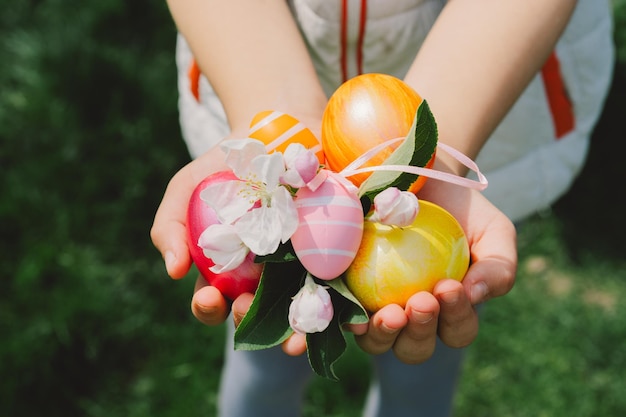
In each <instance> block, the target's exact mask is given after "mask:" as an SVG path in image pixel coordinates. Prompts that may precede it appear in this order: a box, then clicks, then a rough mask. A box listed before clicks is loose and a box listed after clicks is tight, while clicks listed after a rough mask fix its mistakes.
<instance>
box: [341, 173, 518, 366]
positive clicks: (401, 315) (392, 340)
mask: <svg viewBox="0 0 626 417" xmlns="http://www.w3.org/2000/svg"><path fill="white" fill-rule="evenodd" d="M419 197H420V198H423V199H426V200H429V201H432V202H434V203H437V204H438V205H440V206H442V207H443V208H445V209H446V210H448V211H449V212H450V213H452V214H453V215H454V216H455V217H456V218H457V220H458V221H459V222H460V223H461V225H462V226H463V229H464V230H465V233H466V235H467V238H468V241H469V244H470V252H471V259H472V265H471V267H470V269H469V270H468V272H467V274H466V276H465V278H464V280H463V282H461V283H460V282H457V281H454V280H443V281H441V282H439V283H438V284H437V286H436V287H435V289H434V291H433V294H430V293H427V292H421V293H417V294H415V295H414V296H413V297H411V299H410V300H409V301H408V303H407V306H406V308H404V309H402V308H401V307H400V306H398V305H388V306H386V307H384V308H382V309H381V310H379V311H378V312H377V313H376V314H374V315H373V316H372V317H371V319H370V322H369V324H367V325H361V326H353V327H352V328H351V330H352V331H353V332H354V333H355V334H356V335H357V342H358V344H359V346H361V348H362V349H363V350H364V351H366V352H368V353H371V354H380V353H383V352H385V351H387V350H389V349H393V351H394V353H395V354H396V356H397V357H398V359H400V360H401V361H403V362H407V363H420V362H424V361H426V360H427V359H428V358H430V356H431V355H432V353H433V351H434V348H435V342H436V339H437V337H439V338H440V339H441V340H442V341H443V342H444V343H445V344H447V345H449V346H451V347H463V346H467V345H469V344H470V343H471V342H472V341H473V340H474V339H475V338H476V335H477V333H478V316H477V314H476V311H475V309H474V306H475V305H477V304H480V303H482V302H484V301H486V300H488V299H490V298H492V297H498V296H501V295H504V294H506V293H507V292H509V291H510V289H511V288H512V286H513V283H514V280H515V272H516V268H517V248H516V233H515V228H514V226H513V224H512V223H511V222H510V221H509V220H508V218H507V217H506V216H505V215H504V214H503V213H502V212H500V211H499V210H498V209H497V208H495V207H494V206H493V205H492V204H491V203H490V202H489V201H487V199H486V198H484V197H483V196H482V195H481V194H480V193H479V192H476V191H473V190H469V189H462V188H459V187H457V186H454V185H449V184H445V183H441V182H438V181H432V180H431V181H429V182H428V183H427V186H426V187H425V188H424V189H423V191H422V192H420V195H419Z"/></svg>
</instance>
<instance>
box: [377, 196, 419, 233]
mask: <svg viewBox="0 0 626 417" xmlns="http://www.w3.org/2000/svg"><path fill="white" fill-rule="evenodd" d="M418 211H419V202H418V200H417V197H416V196H415V194H413V193H411V192H409V191H400V190H398V189H397V188H395V187H390V188H387V189H386V190H384V191H382V192H380V193H379V194H378V195H377V196H376V197H374V214H372V216H370V218H369V220H370V221H373V222H379V223H382V224H386V225H389V226H398V227H407V226H410V225H412V224H413V222H414V221H415V217H416V216H417V212H418Z"/></svg>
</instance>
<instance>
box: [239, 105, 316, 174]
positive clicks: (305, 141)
mask: <svg viewBox="0 0 626 417" xmlns="http://www.w3.org/2000/svg"><path fill="white" fill-rule="evenodd" d="M248 136H249V137H251V138H252V139H257V140H260V141H261V142H263V143H265V145H266V149H267V152H268V153H271V152H273V151H278V152H283V153H284V152H285V149H287V146H289V145H290V144H291V143H300V144H302V145H304V147H305V148H307V149H310V150H311V151H313V152H314V153H315V155H316V156H317V159H318V160H319V162H320V164H323V163H324V152H323V150H322V144H321V142H320V141H319V139H318V138H317V137H315V135H314V134H313V132H311V130H310V129H309V128H308V127H306V126H305V125H303V124H302V123H300V121H298V119H296V118H295V117H293V116H290V115H288V114H286V113H282V112H279V111H274V110H267V111H262V112H260V113H257V114H256V115H255V116H254V118H253V119H252V121H251V123H250V130H249V133H248Z"/></svg>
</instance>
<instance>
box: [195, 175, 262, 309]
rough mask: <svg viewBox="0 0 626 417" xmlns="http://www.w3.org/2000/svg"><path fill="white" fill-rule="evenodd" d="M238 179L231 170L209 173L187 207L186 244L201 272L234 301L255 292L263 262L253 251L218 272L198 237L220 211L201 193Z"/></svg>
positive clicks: (213, 222)
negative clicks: (256, 258) (206, 201)
mask: <svg viewBox="0 0 626 417" xmlns="http://www.w3.org/2000/svg"><path fill="white" fill-rule="evenodd" d="M235 179H237V177H236V176H235V174H233V173H232V171H219V172H216V173H214V174H211V175H209V176H208V177H206V178H205V179H204V180H203V181H201V182H200V183H199V184H198V185H197V186H196V188H195V189H194V191H193V193H192V195H191V198H190V199H189V205H188V207H187V224H186V228H187V246H188V247H189V254H190V255H191V259H192V260H193V262H194V264H195V265H196V267H197V268H198V272H200V274H201V275H202V276H203V277H204V279H205V280H206V281H207V282H208V283H209V284H210V285H212V286H214V287H216V288H217V289H218V290H220V292H221V293H222V294H223V295H224V296H225V297H226V298H229V299H231V300H234V299H235V298H237V297H238V296H239V295H241V294H243V293H245V292H250V293H254V292H255V291H256V289H257V287H258V285H259V280H260V278H261V273H262V272H263V265H262V264H258V263H255V262H254V254H253V253H250V254H249V255H248V256H247V258H246V260H245V261H244V262H243V263H242V264H241V265H239V267H237V268H235V269H233V270H232V271H228V272H223V273H221V274H216V273H214V272H212V271H211V270H210V269H209V268H211V267H212V266H213V265H215V263H213V261H212V260H211V259H210V258H208V257H206V256H205V255H204V252H203V250H202V248H201V247H200V246H198V239H199V238H200V235H201V234H202V232H204V230H205V229H206V228H207V227H209V226H210V225H212V224H216V223H219V220H218V218H217V214H216V213H215V211H214V210H213V209H212V208H211V207H209V205H208V204H206V203H205V202H204V201H203V200H202V199H201V198H200V193H201V192H202V191H203V190H204V189H205V188H206V187H207V186H209V185H211V184H215V183H218V182H223V181H232V180H235Z"/></svg>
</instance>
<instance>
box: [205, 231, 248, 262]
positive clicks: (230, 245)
mask: <svg viewBox="0 0 626 417" xmlns="http://www.w3.org/2000/svg"><path fill="white" fill-rule="evenodd" d="M198 246H200V247H201V248H202V252H203V253H204V256H206V257H207V258H209V259H211V260H212V261H213V263H214V264H215V265H213V266H212V267H210V268H209V269H210V270H211V272H213V273H214V274H221V273H223V272H227V271H231V270H233V269H235V268H237V267H238V266H239V265H241V263H243V261H244V260H245V258H246V256H247V255H248V252H249V249H248V248H247V247H246V246H245V245H244V244H243V242H242V241H241V238H240V237H239V236H238V235H237V233H236V231H235V227H234V226H233V225H230V224H219V223H216V224H212V225H211V226H209V227H207V228H206V229H205V230H204V232H202V234H201V235H200V237H199V238H198Z"/></svg>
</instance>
